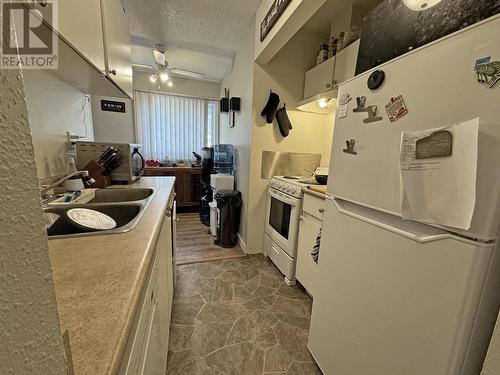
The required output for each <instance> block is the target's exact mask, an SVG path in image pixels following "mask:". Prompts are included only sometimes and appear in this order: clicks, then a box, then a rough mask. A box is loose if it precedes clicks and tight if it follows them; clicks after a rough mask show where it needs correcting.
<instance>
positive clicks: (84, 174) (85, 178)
mask: <svg viewBox="0 0 500 375" xmlns="http://www.w3.org/2000/svg"><path fill="white" fill-rule="evenodd" d="M77 175H82V179H83V182H84V183H85V184H86V185H87V186H92V185H93V184H94V183H95V180H94V179H93V178H92V177H89V172H88V171H76V172H73V173H71V174H69V175H67V176H64V177H63V178H61V179H60V180H58V181H56V182H54V183H53V184H51V185H49V186H45V187H44V188H43V189H42V190H40V196H42V197H43V196H44V195H45V193H46V192H48V191H49V190H51V189H53V188H55V187H56V186H57V185H59V184H61V183H63V182H64V181H66V180H69V179H70V178H71V177H75V176H77Z"/></svg>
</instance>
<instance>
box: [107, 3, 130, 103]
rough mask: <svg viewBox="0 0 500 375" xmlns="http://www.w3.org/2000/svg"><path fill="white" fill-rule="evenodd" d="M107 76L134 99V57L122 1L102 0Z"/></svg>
mask: <svg viewBox="0 0 500 375" xmlns="http://www.w3.org/2000/svg"><path fill="white" fill-rule="evenodd" d="M101 9H102V23H103V30H104V49H105V52H106V75H107V76H108V77H109V78H110V79H111V80H112V81H113V82H115V83H116V84H117V85H118V86H119V87H120V88H121V89H122V90H123V91H124V92H125V93H126V94H127V95H128V96H130V97H132V57H131V46H130V31H129V27H128V21H127V15H126V14H125V10H124V9H123V7H122V5H121V2H120V0H101Z"/></svg>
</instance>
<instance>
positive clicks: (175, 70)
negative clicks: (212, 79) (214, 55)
mask: <svg viewBox="0 0 500 375" xmlns="http://www.w3.org/2000/svg"><path fill="white" fill-rule="evenodd" d="M170 71H171V72H172V73H173V74H177V75H179V76H186V77H192V78H203V77H204V76H205V75H204V74H203V73H200V72H193V71H192V70H186V69H179V68H171V69H170Z"/></svg>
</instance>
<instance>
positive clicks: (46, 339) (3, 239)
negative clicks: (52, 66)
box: [0, 69, 66, 375]
mask: <svg viewBox="0 0 500 375" xmlns="http://www.w3.org/2000/svg"><path fill="white" fill-rule="evenodd" d="M23 95H24V92H23V86H22V81H21V77H20V75H19V73H18V72H17V71H14V70H3V69H0V136H1V138H2V152H1V153H0V207H1V210H0V227H1V228H2V229H1V231H0V285H1V287H0V343H1V344H0V374H2V375H4V374H5V375H7V374H9V375H10V374H15V375H22V374H51V375H59V374H61V375H62V374H66V364H65V359H64V354H63V346H62V341H61V339H60V332H59V329H60V328H59V321H58V316H57V308H56V300H55V292H54V285H53V281H52V271H51V266H50V261H49V255H48V245H47V237H46V234H45V233H44V223H43V217H42V210H41V206H40V200H39V196H38V180H37V175H36V170H35V163H34V154H33V146H32V144H31V135H30V129H29V125H28V114H27V110H26V104H25V101H24V98H23Z"/></svg>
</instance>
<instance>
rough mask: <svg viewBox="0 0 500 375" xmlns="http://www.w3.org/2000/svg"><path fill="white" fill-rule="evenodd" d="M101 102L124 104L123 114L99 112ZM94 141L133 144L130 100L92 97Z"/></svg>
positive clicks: (132, 115)
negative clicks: (109, 101)
mask: <svg viewBox="0 0 500 375" xmlns="http://www.w3.org/2000/svg"><path fill="white" fill-rule="evenodd" d="M101 100H113V101H118V102H124V103H125V113H119V112H107V111H103V110H101ZM92 124H93V125H94V139H95V140H96V141H99V142H123V143H135V128H134V105H133V101H132V100H131V99H124V98H113V97H109V96H95V95H93V96H92Z"/></svg>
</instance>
